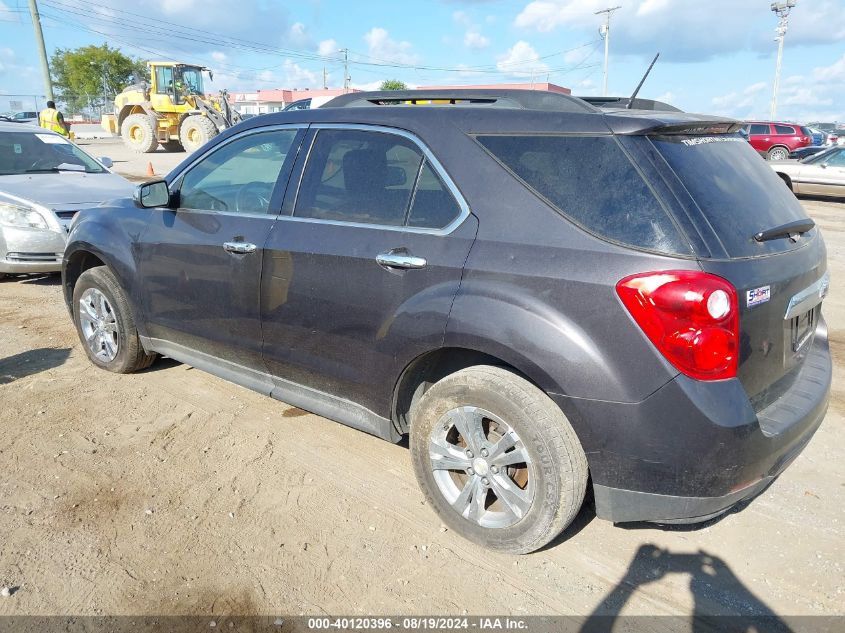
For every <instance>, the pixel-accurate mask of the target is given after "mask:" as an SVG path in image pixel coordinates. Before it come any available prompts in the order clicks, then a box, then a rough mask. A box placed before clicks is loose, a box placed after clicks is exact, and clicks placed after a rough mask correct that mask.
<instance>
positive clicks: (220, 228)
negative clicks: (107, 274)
mask: <svg viewBox="0 0 845 633" xmlns="http://www.w3.org/2000/svg"><path fill="white" fill-rule="evenodd" d="M303 136H304V130H301V129H299V128H297V127H292V126H275V127H272V128H258V129H253V130H249V131H246V132H244V133H243V134H241V135H238V136H233V137H231V138H230V139H228V140H227V141H225V142H223V143H221V144H219V145H216V146H214V147H213V148H212V149H211V150H209V151H208V152H207V153H205V154H204V155H202V156H200V157H199V158H198V159H197V160H196V161H194V162H193V163H192V164H191V165H190V166H189V167H188V168H187V169H185V171H184V172H183V173H182V174H180V175H179V176H178V177H177V179H176V180H175V181H174V182H172V183H171V186H170V188H171V192H174V194H175V195H174V197H175V198H176V199H177V200H178V208H174V209H170V208H160V209H151V210H150V212H151V218H150V221H149V223H148V225H147V228H146V229H145V232H144V234H143V236H142V238H141V240H140V242H139V246H138V248H139V251H140V252H139V254H138V256H139V272H140V275H141V276H142V277H143V283H140V284H137V286H138V287H139V288H140V292H141V303H142V308H143V310H144V312H145V318H146V324H147V330H148V334H149V336H151V337H152V338H154V339H158V341H156V342H155V346H156V348H157V349H159V350H160V351H163V352H164V353H168V350H171V349H172V350H173V354H174V355H175V356H177V357H179V355H180V353H181V354H183V355H184V353H185V352H186V351H187V352H189V353H191V354H196V353H199V354H203V355H206V356H209V357H214V358H219V359H224V360H227V361H230V362H232V363H236V364H237V365H240V366H242V367H246V368H248V369H252V370H258V371H261V370H263V369H264V367H263V364H262V361H261V325H260V320H259V313H258V300H259V286H260V278H261V266H262V254H263V250H262V249H263V246H264V243H265V241H266V240H267V236H268V235H269V233H270V228H271V227H272V225H273V223H274V222H275V220H276V217H277V215H278V212H279V210H280V209H281V202H282V199H283V196H284V187H285V184H286V182H287V176H288V175H289V173H290V168H291V166H292V163H293V161H294V158H295V154H296V149H297V147H298V145H299V142H300V140H301V138H302V137H303Z"/></svg>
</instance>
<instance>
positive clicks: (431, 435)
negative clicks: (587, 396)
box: [410, 365, 587, 554]
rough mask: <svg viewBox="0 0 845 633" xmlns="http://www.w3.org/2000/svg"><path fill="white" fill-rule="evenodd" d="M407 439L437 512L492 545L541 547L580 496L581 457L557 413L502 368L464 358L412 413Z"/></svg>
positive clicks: (522, 550) (583, 479)
mask: <svg viewBox="0 0 845 633" xmlns="http://www.w3.org/2000/svg"><path fill="white" fill-rule="evenodd" d="M473 420H477V421H478V422H477V423H475V424H473ZM503 427H506V428H503ZM478 428H480V429H481V434H480V435H478V434H477V433H476V434H475V435H474V433H473V429H478ZM459 429H466V434H467V435H468V436H469V439H464V437H463V433H462V432H461V431H460V430H459ZM503 430H504V432H502V431H503ZM473 435H474V437H473ZM410 445H411V456H412V460H413V464H414V472H415V474H416V476H417V481H418V482H419V484H420V487H421V488H422V490H423V493H424V494H425V497H426V499H427V500H428V502H429V503H430V504H431V505H432V507H433V508H434V510H435V512H437V514H438V515H439V516H440V518H441V520H442V521H443V522H444V523H445V524H446V525H448V526H449V527H450V528H451V529H452V530H454V531H455V532H457V533H458V534H460V535H461V536H463V537H464V538H467V539H469V540H471V541H474V542H475V543H478V544H479V545H482V546H484V547H487V548H490V549H493V550H497V551H500V552H507V553H510V554H526V553H528V552H533V551H535V550H537V549H539V548H541V547H543V546H544V545H546V544H547V543H548V542H549V541H551V540H552V539H554V538H555V537H556V536H558V534H560V533H561V532H562V531H563V530H564V529H565V528H566V527H567V526H568V525H569V524H570V523H571V522H572V520H573V519H574V518H575V516H576V515H577V514H578V511H579V510H580V508H581V505H582V503H583V501H584V495H585V492H586V489H587V458H586V456H585V455H584V450H583V449H582V447H581V444H580V442H579V441H578V437H577V436H576V435H575V431H574V430H573V428H572V426H571V425H570V424H569V421H568V420H567V419H566V416H564V414H563V412H562V411H561V410H560V408H559V407H558V406H557V405H556V404H555V403H554V402H553V401H552V400H551V398H549V397H548V396H547V395H546V394H545V393H543V392H542V391H541V390H540V389H538V388H537V387H535V386H534V385H532V384H531V383H529V382H528V381H526V380H524V379H523V378H520V377H519V376H516V375H515V374H513V373H512V372H510V371H508V370H506V369H503V368H501V367H493V366H487V365H482V366H477V367H470V368H468V369H463V370H461V371H458V372H456V373H454V374H451V375H449V376H447V377H446V378H443V379H442V380H440V381H439V382H437V383H436V384H434V385H433V386H432V387H431V388H430V389H429V390H428V391H427V392H426V393H425V394H424V395H423V396H422V397H421V398H420V401H419V402H418V403H417V405H416V406H415V407H414V410H413V412H412V418H411V429H410ZM511 445H512V446H513V448H510V446H511ZM503 446H508V448H506V449H503V448H502V447H503ZM443 447H445V451H444V450H443ZM479 458H481V459H479ZM467 491H469V492H467ZM468 498H469V499H470V501H468V500H467V499H468Z"/></svg>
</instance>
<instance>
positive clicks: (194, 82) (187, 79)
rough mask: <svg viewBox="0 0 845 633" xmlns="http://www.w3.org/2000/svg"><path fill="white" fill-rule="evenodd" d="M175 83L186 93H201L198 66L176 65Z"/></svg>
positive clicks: (200, 78) (200, 74) (200, 76)
mask: <svg viewBox="0 0 845 633" xmlns="http://www.w3.org/2000/svg"><path fill="white" fill-rule="evenodd" d="M176 82H177V83H176V85H177V86H179V85H180V84H179V82H181V88H182V91H183V93H184V94H186V95H201V94H203V89H202V71H201V70H200V69H199V68H192V67H190V66H178V67H177V68H176Z"/></svg>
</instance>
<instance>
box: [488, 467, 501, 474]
mask: <svg viewBox="0 0 845 633" xmlns="http://www.w3.org/2000/svg"><path fill="white" fill-rule="evenodd" d="M490 471H491V472H492V473H493V474H494V475H496V474H498V472H499V467H498V466H491V467H490Z"/></svg>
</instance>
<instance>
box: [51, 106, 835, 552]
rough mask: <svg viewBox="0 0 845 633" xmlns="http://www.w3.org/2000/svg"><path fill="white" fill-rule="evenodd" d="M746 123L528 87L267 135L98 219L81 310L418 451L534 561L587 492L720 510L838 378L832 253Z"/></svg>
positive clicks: (816, 409)
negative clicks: (828, 321) (749, 138)
mask: <svg viewBox="0 0 845 633" xmlns="http://www.w3.org/2000/svg"><path fill="white" fill-rule="evenodd" d="M740 127H741V124H740V123H738V122H736V121H733V120H729V119H720V118H716V117H709V116H703V115H693V114H687V113H684V112H659V111H638V110H615V111H611V112H603V111H601V110H598V109H596V108H595V107H593V106H591V105H590V104H588V103H586V102H585V101H582V100H580V99H577V98H575V97H570V96H565V95H558V94H549V93H540V92H531V91H498V92H495V91H474V92H473V91H439V92H438V91H429V92H414V91H409V92H402V93H355V94H350V95H344V96H342V97H338V98H336V99H335V100H334V101H332V102H330V103H329V104H327V106H326V107H323V108H320V109H317V110H301V111H294V112H284V113H278V114H272V115H268V116H262V117H256V118H253V119H250V120H249V121H246V122H244V123H242V124H240V125H237V126H235V127H233V128H232V129H230V130H227V131H226V132H224V133H222V134H220V135H219V136H218V137H216V138H215V139H214V140H212V141H211V142H210V143H209V144H207V145H205V146H204V147H203V148H201V149H200V150H199V151H198V152H196V153H195V154H193V155H191V156H189V157H188V158H187V159H186V160H185V161H184V162H183V163H182V164H181V165H179V166H178V167H177V168H176V169H175V170H174V171H173V172H172V173H171V174H170V175H168V176H167V177H166V178H165V179H163V180H158V181H151V182H147V183H144V184H142V185H140V186H139V187H138V189H137V191H136V193H135V196H134V198H133V199H126V200H118V201H115V202H113V203H109V204H106V205H104V206H100V207H97V208H95V209H90V210H87V211H86V212H84V213H81V214H80V215H79V216H78V218H77V219H76V221H75V222H74V224H73V226H72V228H71V231H70V234H69V238H68V246H67V249H66V251H65V254H64V267H63V289H64V295H65V299H66V301H67V305H68V307H69V310H70V312H71V314H72V317H73V320H74V323H75V326H76V329H77V330H78V333H79V338H80V340H81V342H82V346H83V348H84V349H85V351H86V353H87V354H88V356H89V358H90V360H91V362H92V363H94V364H95V365H97V366H98V367H101V368H103V369H106V370H109V371H114V372H120V373H126V372H134V371H138V370H141V369H144V368H146V367H148V366H149V365H150V364H151V363H152V362H153V360H154V359H155V357H156V356H157V355H163V356H168V357H171V358H174V359H176V360H178V361H181V362H184V363H188V364H190V365H192V366H194V367H198V368H200V369H203V370H205V371H208V372H210V373H212V374H216V375H218V376H222V377H224V378H226V379H228V380H231V381H233V382H236V383H238V384H241V385H244V386H246V387H249V388H251V389H255V390H257V391H260V392H262V393H265V394H268V395H270V396H272V397H274V398H278V399H280V400H283V401H285V402H287V403H289V404H291V405H295V406H298V407H301V408H303V409H306V410H308V411H311V412H314V413H317V414H319V415H322V416H325V417H328V418H331V419H333V420H336V421H338V422H341V423H343V424H347V425H349V426H352V427H355V428H357V429H360V430H362V431H365V432H367V433H372V434H373V435H377V436H379V437H381V438H384V439H386V440H390V441H394V442H395V441H399V440H400V439H401V438H402V437H403V436H406V435H407V436H408V441H409V444H410V453H411V459H412V461H413V466H414V470H415V473H416V477H417V479H418V481H419V484H420V486H421V487H422V490H423V492H424V494H425V497H426V498H427V500H428V501H429V503H430V505H431V506H432V507H433V509H434V510H435V511H436V512H437V514H438V515H439V516H440V518H441V519H442V521H443V522H444V523H446V524H447V525H448V526H449V527H451V528H452V529H453V530H455V531H456V532H458V533H460V534H462V535H463V536H465V537H466V538H468V539H471V540H473V541H475V542H477V543H480V544H482V545H484V546H486V547H489V548H493V549H496V550H500V551H505V552H511V553H525V552H530V551H533V550H536V549H538V548H540V547H542V546H543V545H545V544H547V543H548V542H549V541H551V540H552V539H553V538H555V537H556V536H557V535H558V534H559V533H560V532H561V531H562V530H563V529H564V528H566V526H567V525H568V524H569V523H570V522H571V521H572V520H573V518H574V517H575V516H576V514H577V513H578V512H579V509H580V507H581V506H582V503H583V501H584V498H585V494H586V493H587V490H588V488H589V489H590V490H591V491H592V495H593V497H594V499H595V511H596V514H597V515H598V517H600V518H603V519H608V520H610V521H613V522H618V523H624V522H633V521H651V522H657V523H694V522H699V521H703V520H706V519H708V518H711V517H715V516H717V515H719V514H721V513H724V512H725V511H726V510H728V509H730V508H732V507H734V506H736V505H737V504H740V503H741V502H746V501H747V500H749V499H751V498H752V497H754V496H755V495H758V494H759V493H760V492H761V491H762V490H763V489H764V488H765V487H766V486H767V485H768V484H770V483H771V482H772V481H773V479H774V478H775V477H777V476H778V474H780V473H781V472H782V471H783V470H784V469H785V468H786V467H787V466H788V465H789V463H790V462H792V461H793V460H794V459H795V457H796V456H797V455H798V454H799V452H800V451H801V450H802V449H803V448H804V446H805V445H806V444H807V442H808V441H809V440H810V438H811V436H812V435H813V433H814V432H815V430H816V429H817V428H818V426H819V424H820V423H821V420H822V418H823V417H824V414H825V412H826V409H827V404H828V398H829V392H830V382H831V357H830V351H829V347H828V337H827V328H826V326H825V321H824V319H823V318H822V315H821V303H822V299H823V298H824V297H825V295H826V293H827V290H828V275H827V262H826V254H825V246H824V242H823V240H822V236H821V234H820V232H819V230H818V229H817V228H815V226H814V224H813V222H812V220H810V219H809V218H808V217H807V215H806V214H805V213H804V211H803V209H802V207H801V206H800V205H799V203H798V202H797V200H796V199H795V197H794V196H793V195H792V194H791V193H790V192H789V190H788V189H787V188H786V187H784V186H783V183H782V182H781V181H780V179H779V178H778V176H777V175H776V174H775V173H774V172H773V171H772V170H771V169H770V168H769V167H768V165H767V164H766V163H765V161H764V160H763V159H761V158H760V157H759V156H758V155H757V154H756V152H755V151H754V150H753V149H752V148H751V147H750V146H749V145H748V143H747V142H745V140H744V139H743V137H742V136H741V135H740V134H738V130H739V129H740ZM326 458H327V459H330V458H331V457H330V456H327V457H326ZM334 458H335V459H343V456H342V455H337V456H334Z"/></svg>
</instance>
